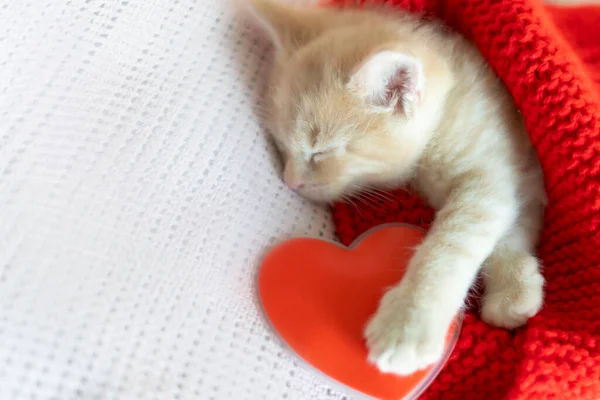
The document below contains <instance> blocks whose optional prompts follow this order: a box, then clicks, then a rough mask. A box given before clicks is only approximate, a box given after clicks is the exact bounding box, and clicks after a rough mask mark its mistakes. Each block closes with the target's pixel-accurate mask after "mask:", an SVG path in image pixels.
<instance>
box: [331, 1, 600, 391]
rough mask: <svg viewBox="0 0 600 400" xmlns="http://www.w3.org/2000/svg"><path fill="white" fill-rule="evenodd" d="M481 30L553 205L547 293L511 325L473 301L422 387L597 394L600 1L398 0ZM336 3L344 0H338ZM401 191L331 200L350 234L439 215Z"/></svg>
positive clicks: (464, 28)
mask: <svg viewBox="0 0 600 400" xmlns="http://www.w3.org/2000/svg"><path fill="white" fill-rule="evenodd" d="M393 4H394V5H397V6H398V7H403V8H406V9H409V10H411V11H424V12H426V13H432V14H435V15H436V16H437V17H439V18H442V19H443V20H444V21H445V22H446V23H447V24H448V25H450V26H451V27H453V28H455V29H457V30H459V31H460V32H461V33H463V34H464V35H465V36H466V37H467V38H469V39H471V40H473V41H474V42H475V44H476V45H477V47H478V48H479V49H480V51H481V52H482V54H483V56H484V57H485V58H486V60H487V61H488V62H489V63H490V64H491V66H492V68H493V69H494V70H495V72H496V73H497V74H498V76H499V77H500V78H501V79H502V80H503V81H504V83H505V84H506V86H507V87H508V89H509V91H510V92H511V93H512V96H513V99H514V101H515V104H516V105H517V107H518V108H519V110H520V111H521V113H522V114H523V115H524V117H525V121H526V125H527V129H528V132H529V135H530V137H531V140H532V142H533V144H534V145H535V147H536V149H537V152H538V156H539V159H540V162H541V164H542V167H543V169H544V175H545V185H546V191H547V195H548V200H549V205H548V208H547V211H546V218H545V228H544V231H543V234H542V237H541V240H540V246H539V256H540V258H541V260H542V262H543V265H544V275H545V278H546V280H547V285H546V298H545V305H544V308H543V309H542V310H541V312H540V313H539V314H538V315H537V316H536V317H534V318H532V319H531V320H530V321H529V323H528V324H527V326H525V327H524V328H521V329H519V330H517V331H514V332H509V331H507V330H503V329H499V328H494V327H492V326H489V325H487V324H485V323H484V322H482V321H481V320H480V319H479V318H478V314H477V301H472V302H471V303H473V304H475V306H474V307H472V308H471V309H469V311H468V312H467V315H466V318H465V321H464V324H463V329H462V333H461V336H460V339H459V342H458V344H457V346H456V349H455V351H454V354H453V355H452V357H451V359H450V360H449V362H448V364H447V366H446V367H445V369H444V370H443V371H442V372H441V374H440V375H439V377H438V378H437V379H436V380H435V382H434V383H433V384H432V386H431V387H430V388H429V389H428V390H427V391H426V393H425V394H424V395H423V399H444V400H446V399H448V400H450V399H457V400H459V399H460V400H476V399H486V400H494V399H589V400H597V399H599V398H600V214H599V212H598V211H599V209H600V196H599V191H600V137H599V134H600V101H599V97H598V89H600V41H599V40H598V36H597V33H596V32H597V29H598V27H599V26H600V7H598V6H586V7H572V8H559V7H548V6H545V5H543V4H542V3H541V2H538V1H536V0H448V1H444V2H442V1H440V2H435V1H433V0H432V1H418V0H417V1H409V0H401V1H395V2H393ZM334 5H336V6H344V5H346V6H347V5H348V2H345V1H344V0H335V1H334ZM393 195H394V198H395V200H394V201H393V202H382V203H380V204H377V205H371V206H365V205H363V206H361V207H360V209H359V210H357V209H355V208H354V207H352V206H348V205H345V204H338V205H336V206H335V208H334V211H333V216H334V220H335V224H336V226H337V231H338V234H339V236H340V239H341V241H342V242H343V243H345V244H348V243H350V242H351V241H352V240H353V239H354V238H355V237H356V236H357V235H359V234H361V233H362V232H364V231H365V230H367V229H369V228H371V227H373V226H375V225H377V224H381V223H385V222H396V221H400V222H407V223H411V224H416V225H420V226H422V227H425V228H427V227H428V226H429V224H430V223H431V220H432V218H433V216H434V213H433V211H432V210H431V209H430V208H428V207H427V206H426V205H425V203H423V202H422V201H421V200H419V199H417V198H415V197H414V196H412V195H410V194H409V193H406V192H404V191H397V192H395V193H393Z"/></svg>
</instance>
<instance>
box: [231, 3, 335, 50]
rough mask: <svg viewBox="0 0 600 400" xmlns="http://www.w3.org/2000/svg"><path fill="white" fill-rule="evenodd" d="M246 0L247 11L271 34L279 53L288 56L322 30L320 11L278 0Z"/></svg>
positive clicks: (322, 22)
mask: <svg viewBox="0 0 600 400" xmlns="http://www.w3.org/2000/svg"><path fill="white" fill-rule="evenodd" d="M241 1H244V0H241ZM245 1H248V2H249V3H247V4H248V6H249V7H248V8H249V10H250V14H251V15H252V16H253V17H254V19H255V20H256V21H257V22H258V23H259V24H260V25H261V27H262V28H263V29H264V30H265V31H266V32H267V34H268V35H269V36H270V38H271V41H272V42H273V44H274V45H275V48H276V50H277V53H278V55H280V56H281V55H289V54H290V53H292V52H293V51H294V50H296V49H298V48H299V47H301V46H303V45H305V44H306V43H308V42H309V41H310V40H312V39H314V38H315V37H316V36H318V35H319V34H320V33H321V32H322V31H323V29H324V26H325V25H324V22H325V21H324V15H322V14H324V12H323V11H322V10H318V9H315V8H308V7H295V6H290V5H287V4H284V3H282V2H281V0H245Z"/></svg>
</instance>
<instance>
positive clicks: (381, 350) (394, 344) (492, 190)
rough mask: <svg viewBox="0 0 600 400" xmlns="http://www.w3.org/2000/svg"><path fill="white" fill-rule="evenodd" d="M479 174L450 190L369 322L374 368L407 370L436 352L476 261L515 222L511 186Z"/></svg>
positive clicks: (423, 364) (367, 333)
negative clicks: (405, 265) (491, 183)
mask: <svg viewBox="0 0 600 400" xmlns="http://www.w3.org/2000/svg"><path fill="white" fill-rule="evenodd" d="M482 178H483V179H480V180H475V179H473V180H471V181H470V182H467V184H465V185H464V186H462V187H460V188H457V189H455V190H454V191H453V192H452V193H451V194H450V196H449V198H448V199H447V201H446V204H445V205H444V206H443V207H442V208H441V210H440V211H439V212H438V214H437V216H436V219H435V221H434V224H433V226H432V228H431V230H430V231H429V233H428V235H427V237H426V238H425V240H424V241H423V243H422V244H421V245H420V246H419V248H418V249H417V251H416V253H415V256H414V257H413V259H412V260H411V262H410V263H409V266H408V269H407V272H406V274H405V276H404V278H403V279H402V281H401V282H400V283H399V284H398V285H397V286H395V287H393V288H392V289H391V290H390V291H388V292H387V293H386V294H385V295H384V297H383V298H382V300H381V303H380V305H379V309H378V310H377V312H376V313H375V315H374V317H373V318H372V319H371V320H370V322H369V323H368V325H367V327H366V330H365V337H366V339H367V345H368V347H369V360H370V361H371V362H373V363H375V364H376V365H377V366H378V367H379V369H380V370H382V371H384V372H393V373H397V374H401V375H405V374H410V373H412V372H414V371H416V370H419V369H423V368H425V367H427V366H428V365H430V364H432V363H434V362H435V361H437V360H438V359H439V358H440V357H441V356H442V354H443V350H444V344H445V337H446V334H447V332H448V329H449V327H450V324H451V322H452V319H453V318H454V317H455V316H456V314H457V313H458V312H459V311H460V309H461V307H462V306H463V302H464V299H465V297H466V296H467V292H468V290H469V287H470V286H471V284H472V283H473V280H474V279H475V276H476V275H477V273H478V271H479V269H480V267H481V264H482V263H483V261H484V260H485V259H486V258H488V256H489V255H490V254H491V253H492V250H493V249H494V247H495V246H496V244H497V243H498V241H499V240H500V239H501V238H502V237H503V236H504V235H505V234H506V232H507V231H508V230H509V229H510V227H511V226H512V225H513V224H514V221H515V218H516V215H517V212H518V203H517V201H516V197H515V195H514V190H511V189H512V188H511V187H506V188H500V187H498V185H495V186H492V185H488V184H487V182H490V181H492V180H488V179H485V176H483V177H482ZM501 189H504V190H501Z"/></svg>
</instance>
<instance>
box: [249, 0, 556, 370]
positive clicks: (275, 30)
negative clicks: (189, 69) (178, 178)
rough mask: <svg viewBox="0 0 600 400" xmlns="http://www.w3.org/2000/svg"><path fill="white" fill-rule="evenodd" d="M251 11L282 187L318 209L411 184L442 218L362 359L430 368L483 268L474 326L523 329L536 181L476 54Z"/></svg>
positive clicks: (390, 366)
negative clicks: (267, 71) (271, 58)
mask: <svg viewBox="0 0 600 400" xmlns="http://www.w3.org/2000/svg"><path fill="white" fill-rule="evenodd" d="M251 9H252V13H253V14H254V16H255V17H256V18H257V20H258V21H259V22H260V23H261V24H262V25H263V27H264V28H265V30H266V31H267V32H268V33H269V34H270V36H271V39H272V40H273V43H274V45H275V47H276V50H277V59H276V65H275V68H274V72H273V76H272V85H271V88H270V93H269V104H268V108H269V111H270V120H269V123H270V130H271V131H272V132H271V133H272V135H273V136H274V138H275V140H276V142H277V144H278V147H279V149H280V150H281V153H282V154H283V157H284V159H285V172H284V180H285V182H286V183H287V185H288V186H289V187H290V188H292V189H294V190H296V191H297V192H298V193H300V194H301V195H302V196H305V197H307V198H309V199H312V200H315V201H319V202H330V201H335V200H337V199H340V198H342V197H343V196H347V195H351V194H353V193H356V192H358V191H360V190H361V189H364V188H370V187H379V188H393V187H398V186H400V185H409V186H410V187H411V188H413V189H414V190H416V191H417V192H418V193H420V194H421V195H422V196H424V197H425V198H426V199H427V200H428V201H429V203H430V204H431V205H432V206H434V207H435V208H436V210H437V215H436V218H435V221H434V223H433V226H432V228H431V230H430V231H429V233H428V235H427V237H426V238H425V240H424V241H423V243H422V244H421V245H420V247H419V248H418V249H417V251H416V253H415V255H414V258H413V259H412V261H411V262H410V264H409V266H408V270H407V273H406V275H405V277H404V279H403V280H402V281H401V282H399V283H398V284H397V286H395V287H393V288H392V289H391V290H389V291H388V292H387V293H386V294H385V295H384V297H383V299H382V300H381V303H380V305H379V309H378V310H377V312H376V314H375V315H374V316H373V317H372V319H371V320H370V322H369V323H368V325H367V327H366V330H365V337H366V340H367V345H368V347H369V359H370V360H371V361H372V362H373V363H375V364H376V365H377V366H378V367H379V369H380V370H382V371H384V372H393V373H396V374H401V375H403V374H410V373H412V372H414V371H416V370H419V369H423V368H425V367H427V366H428V365H430V364H432V363H434V362H435V361H437V360H438V359H439V358H440V357H441V355H442V353H443V349H444V339H445V335H446V332H447V330H448V329H449V324H450V323H451V321H452V319H453V318H454V317H455V316H456V315H457V313H458V312H459V311H460V310H461V307H463V303H464V301H465V297H466V296H467V292H468V290H469V287H470V286H471V285H472V284H473V281H474V279H475V277H476V275H477V273H478V271H479V270H480V269H481V268H483V271H484V274H483V276H484V282H485V285H486V291H485V295H484V297H483V305H482V314H481V315H482V318H483V319H484V320H485V321H487V322H489V323H491V324H494V325H496V326H500V327H506V328H515V327H518V326H520V325H523V324H524V323H525V322H526V321H527V319H528V318H529V317H531V316H533V315H534V314H535V313H536V312H537V311H538V310H539V309H540V307H541V305H542V298H543V283H544V281H543V278H542V276H541V274H540V271H539V269H540V266H539V263H538V260H537V259H536V257H535V255H534V251H535V246H536V241H537V239H538V235H539V232H540V229H541V223H542V217H543V209H544V187H543V179H542V173H541V168H540V166H539V164H538V161H537V158H536V154H535V151H534V149H533V147H532V145H531V144H530V142H529V140H528V136H527V133H526V132H525V128H524V124H523V121H522V119H521V116H520V114H519V113H518V112H517V110H516V109H515V107H514V104H513V103H512V100H511V97H510V96H509V94H508V93H507V91H506V89H505V88H504V86H503V85H502V83H501V82H500V81H499V80H498V78H497V77H496V76H494V74H493V73H492V72H491V70H490V69H489V68H488V67H487V66H486V64H485V63H484V61H483V59H482V57H481V56H480V55H479V54H478V52H477V51H476V49H475V48H474V47H473V46H472V45H470V44H469V43H467V42H466V41H465V40H463V39H462V38H461V37H459V36H458V35H456V34H452V33H449V32H446V31H445V30H444V29H442V28H441V27H440V26H439V25H437V24H435V23H433V22H425V21H419V20H417V19H416V18H415V17H413V16H410V15H406V14H402V13H399V12H398V11H396V12H394V13H381V12H377V11H365V10H360V11H351V10H344V11H340V10H331V9H323V8H295V7H290V6H285V5H283V4H280V3H277V2H274V1H272V0H253V1H252V6H251Z"/></svg>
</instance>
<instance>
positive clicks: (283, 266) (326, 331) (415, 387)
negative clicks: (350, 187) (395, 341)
mask: <svg viewBox="0 0 600 400" xmlns="http://www.w3.org/2000/svg"><path fill="white" fill-rule="evenodd" d="M423 237H424V233H423V231H421V230H420V229H418V228H415V227H411V226H408V225H400V224H389V225H382V226H379V227H377V228H374V229H372V230H370V231H369V232H367V233H365V234H363V235H362V236H361V237H360V238H358V239H357V240H356V241H355V243H354V244H353V245H352V246H351V247H349V248H347V247H343V246H341V245H339V244H336V243H332V242H326V241H323V240H318V239H311V238H299V239H292V240H289V241H287V242H284V243H282V244H280V245H278V246H276V247H275V248H274V249H273V250H272V251H270V252H269V253H268V254H267V255H266V256H265V258H264V260H263V263H262V265H261V267H260V270H259V275H258V289H259V294H260V298H261V301H262V303H263V308H264V311H265V314H266V316H267V318H268V320H269V321H270V323H271V325H272V326H273V328H274V329H275V331H276V333H277V334H278V335H279V336H280V337H281V339H282V340H283V342H285V344H287V346H289V348H291V349H292V350H293V351H294V352H295V353H296V354H297V355H298V356H299V357H300V358H301V359H302V360H304V361H306V362H307V363H308V364H309V365H310V366H312V367H314V368H315V369H316V370H318V371H320V372H322V373H323V374H325V375H326V376H327V377H329V378H330V379H332V380H333V381H335V382H337V383H341V384H343V385H345V386H346V387H348V388H350V389H352V390H353V391H354V394H355V395H356V394H361V395H362V396H363V397H367V398H373V397H374V398H377V399H390V400H391V399H394V400H396V399H414V398H416V397H417V396H418V395H419V394H420V393H421V392H422V391H423V390H424V389H425V388H426V387H427V385H428V384H429V383H431V381H432V380H433V378H435V376H436V375H437V373H438V372H439V370H440V369H441V368H442V366H443V364H444V363H445V361H446V359H447V358H448V356H449V355H450V353H451V351H452V349H453V347H454V344H455V342H456V339H457V337H458V332H459V330H460V321H459V319H457V320H456V321H455V323H454V324H453V326H452V328H451V329H450V331H449V332H448V336H447V350H446V354H445V356H444V357H443V359H442V360H441V361H440V362H439V363H438V364H436V365H433V366H431V367H430V368H428V369H426V370H423V371H419V372H417V373H414V374H413V375H410V376H405V377H400V376H396V375H392V374H384V373H382V372H379V370H378V369H377V368H375V367H374V366H373V365H371V364H369V363H368V362H367V349H366V347H365V342H364V339H363V329H364V326H365V324H366V322H367V321H368V319H369V317H370V316H371V315H372V314H373V313H374V312H375V310H376V309H377V305H378V303H379V300H380V298H381V297H382V295H383V293H384V292H385V289H386V288H388V287H390V286H391V285H394V284H396V283H397V282H399V281H400V280H401V279H402V276H403V275H404V270H405V268H406V265H407V262H408V260H410V257H411V256H412V254H413V249H414V248H415V246H417V245H418V244H419V243H420V242H421V240H422V239H423Z"/></svg>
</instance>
